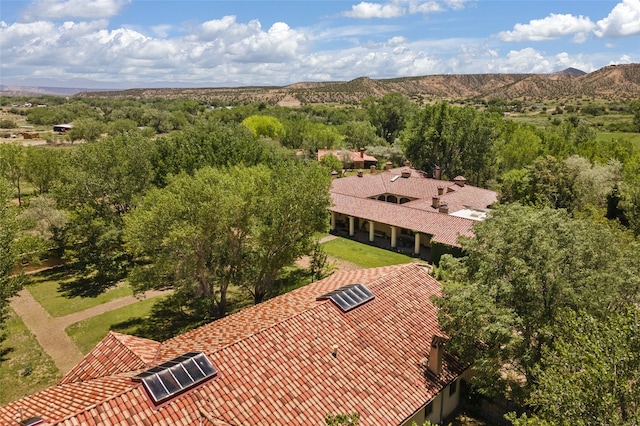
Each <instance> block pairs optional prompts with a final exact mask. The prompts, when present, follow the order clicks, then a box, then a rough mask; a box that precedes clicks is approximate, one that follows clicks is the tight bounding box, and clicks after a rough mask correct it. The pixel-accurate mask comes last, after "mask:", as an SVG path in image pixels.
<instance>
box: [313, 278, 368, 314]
mask: <svg viewBox="0 0 640 426" xmlns="http://www.w3.org/2000/svg"><path fill="white" fill-rule="evenodd" d="M374 297H375V296H374V295H373V293H372V292H371V290H369V289H368V288H367V287H366V286H365V285H364V284H349V285H346V286H344V287H340V288H338V289H336V290H333V291H330V292H329V293H326V294H323V295H322V296H319V297H318V298H317V299H316V300H323V299H331V301H332V302H333V303H335V304H336V305H337V306H338V307H339V308H340V309H341V310H342V312H348V311H350V310H352V309H353V308H356V307H358V306H360V305H362V304H364V303H366V302H368V301H369V300H372V299H374Z"/></svg>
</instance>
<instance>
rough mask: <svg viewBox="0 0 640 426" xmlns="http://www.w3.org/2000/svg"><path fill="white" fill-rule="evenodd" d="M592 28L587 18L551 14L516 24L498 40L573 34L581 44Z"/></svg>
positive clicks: (537, 38)
mask: <svg viewBox="0 0 640 426" xmlns="http://www.w3.org/2000/svg"><path fill="white" fill-rule="evenodd" d="M638 1H640V0H638ZM594 28H595V24H594V23H593V22H592V21H591V19H589V18H588V17H583V16H582V15H580V16H573V15H570V14H566V15H557V14H553V13H552V14H551V15H549V16H547V17H546V18H543V19H533V20H531V21H529V23H528V24H516V25H515V26H514V27H513V31H502V32H500V33H498V38H500V40H502V41H507V42H510V41H544V40H554V39H557V38H560V37H563V36H566V35H571V34H573V35H574V41H576V42H583V41H584V40H585V39H586V35H587V34H588V33H589V32H591V31H592V30H593V29H594Z"/></svg>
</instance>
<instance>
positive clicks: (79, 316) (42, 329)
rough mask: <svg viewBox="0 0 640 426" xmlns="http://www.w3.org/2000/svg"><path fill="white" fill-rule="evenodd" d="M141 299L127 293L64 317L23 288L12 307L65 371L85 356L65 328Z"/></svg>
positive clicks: (14, 299)
mask: <svg viewBox="0 0 640 426" xmlns="http://www.w3.org/2000/svg"><path fill="white" fill-rule="evenodd" d="M166 293H167V292H166V291H164V292H162V291H150V292H147V293H145V297H147V298H149V297H154V296H159V295H161V294H166ZM138 301H140V299H139V298H136V297H135V296H127V297H122V298H120V299H115V300H112V301H110V302H107V303H103V304H102V305H98V306H94V307H92V308H89V309H85V310H84V311H80V312H75V313H72V314H69V315H65V316H63V317H52V316H51V315H49V313H48V312H47V311H46V310H45V309H44V308H43V307H42V306H41V305H40V304H39V303H38V302H37V301H36V300H35V299H34V298H33V296H31V293H29V292H28V291H27V290H26V289H22V290H21V291H20V292H19V293H18V295H17V296H16V297H14V298H12V299H11V307H12V308H13V310H14V311H16V313H17V314H18V316H20V318H22V321H24V323H25V325H26V326H27V328H28V329H29V330H30V331H31V332H32V333H33V334H34V335H35V336H36V339H37V340H38V343H40V346H42V348H43V349H44V350H45V352H47V353H48V354H49V355H50V356H51V358H53V361H54V363H55V364H56V367H58V369H59V370H60V372H61V373H62V374H63V375H64V374H66V373H68V372H69V370H71V369H72V368H73V367H74V366H75V365H76V364H77V363H78V361H80V360H81V359H82V357H83V356H84V355H83V354H82V352H80V349H78V347H77V346H76V344H75V343H74V342H73V341H72V340H71V339H70V338H69V336H68V335H67V333H65V331H64V330H65V328H67V327H68V326H69V325H71V324H74V323H76V322H78V321H82V320H85V319H88V318H92V317H94V316H96V315H99V314H102V313H104V312H108V311H111V310H113V309H118V308H121V307H123V306H127V305H131V304H133V303H136V302H138Z"/></svg>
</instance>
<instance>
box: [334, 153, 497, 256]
mask: <svg viewBox="0 0 640 426" xmlns="http://www.w3.org/2000/svg"><path fill="white" fill-rule="evenodd" d="M331 198H332V200H333V203H332V205H331V207H329V211H330V212H331V230H332V232H334V233H337V234H343V235H346V236H350V237H354V238H356V239H357V238H360V239H365V240H368V242H370V243H373V244H376V245H379V246H382V247H386V248H392V249H398V250H400V251H408V252H410V253H413V254H414V255H416V256H420V257H422V258H424V259H425V260H431V261H437V260H438V259H439V254H438V255H436V256H435V259H433V258H432V257H434V256H432V253H431V251H432V246H433V245H434V244H439V245H440V246H446V247H444V250H445V251H446V250H447V247H459V246H460V244H459V243H458V241H457V240H458V237H459V236H461V235H464V236H471V235H473V229H472V226H473V223H474V222H476V221H480V220H483V219H484V218H485V217H486V215H487V213H488V212H489V207H490V206H491V204H493V203H495V202H496V201H497V194H496V193H495V192H494V191H490V190H488V189H482V188H478V187H474V186H471V185H468V184H467V183H466V179H465V178H464V177H463V176H458V177H456V178H455V179H454V181H453V182H448V181H444V180H440V179H436V178H432V177H428V176H427V175H426V174H425V173H424V172H422V171H420V170H416V169H413V168H411V167H410V166H409V165H407V166H405V167H400V168H395V169H394V168H391V166H390V163H388V166H387V169H386V170H385V171H383V172H376V171H375V170H372V171H361V172H359V173H358V175H357V176H349V177H344V178H339V179H334V180H333V181H332V185H331ZM440 248H442V247H440Z"/></svg>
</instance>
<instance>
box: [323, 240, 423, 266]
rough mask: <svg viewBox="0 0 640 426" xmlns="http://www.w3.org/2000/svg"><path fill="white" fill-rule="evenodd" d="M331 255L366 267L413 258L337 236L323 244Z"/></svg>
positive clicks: (392, 263)
mask: <svg viewBox="0 0 640 426" xmlns="http://www.w3.org/2000/svg"><path fill="white" fill-rule="evenodd" d="M322 248H323V249H324V251H325V252H327V254H328V255H329V256H333V257H337V258H339V259H342V260H346V261H348V262H351V263H355V264H356V265H360V266H362V267H365V268H376V267H378V266H387V265H397V264H399V263H409V262H411V261H412V260H413V258H412V257H409V256H407V255H404V254H400V253H395V252H392V251H389V250H384V249H381V248H378V247H373V246H369V245H367V244H362V243H359V242H356V241H352V240H349V239H346V238H336V239H334V240H331V241H327V242H326V243H324V244H322Z"/></svg>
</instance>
